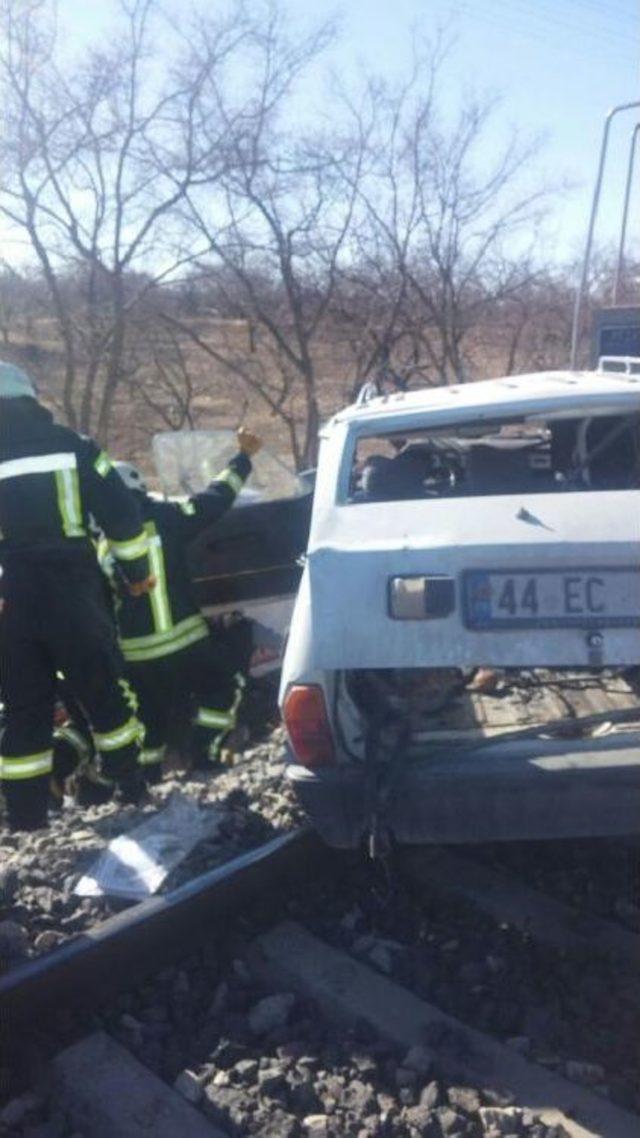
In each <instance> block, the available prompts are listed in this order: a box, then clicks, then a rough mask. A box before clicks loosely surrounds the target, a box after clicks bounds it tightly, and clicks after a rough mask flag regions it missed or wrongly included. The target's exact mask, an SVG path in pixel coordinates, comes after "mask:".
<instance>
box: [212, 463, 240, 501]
mask: <svg viewBox="0 0 640 1138" xmlns="http://www.w3.org/2000/svg"><path fill="white" fill-rule="evenodd" d="M214 481H215V482H226V483H227V486H230V487H231V489H232V490H233V492H234V494H239V493H240V491H241V490H242V487H243V486H244V478H242V477H241V476H240V475H239V474H237V473H236V471H235V470H232V469H231V467H230V466H228V467H227V469H226V470H223V471H222V474H218V475H217V477H216V478H215V479H214Z"/></svg>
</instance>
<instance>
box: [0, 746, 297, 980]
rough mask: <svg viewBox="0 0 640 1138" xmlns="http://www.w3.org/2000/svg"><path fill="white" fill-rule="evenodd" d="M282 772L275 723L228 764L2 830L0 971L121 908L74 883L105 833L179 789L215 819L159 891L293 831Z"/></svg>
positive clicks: (147, 814)
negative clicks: (133, 795)
mask: <svg viewBox="0 0 640 1138" xmlns="http://www.w3.org/2000/svg"><path fill="white" fill-rule="evenodd" d="M283 771H284V732H283V730H282V728H276V729H275V730H274V731H273V732H272V733H271V735H270V736H269V737H268V738H267V739H266V740H265V741H263V742H260V743H258V744H255V745H252V746H249V747H248V748H247V749H245V750H244V751H243V752H240V753H238V754H237V755H236V759H235V762H234V764H233V766H229V767H223V768H221V769H217V770H215V771H213V772H212V773H211V774H208V773H206V774H197V775H191V776H187V775H184V774H177V773H172V774H170V775H169V776H167V777H166V778H165V780H164V782H163V783H162V784H161V785H160V786H158V787H154V788H153V791H152V796H151V797H152V802H151V803H150V804H149V805H146V806H144V807H142V808H137V807H133V806H125V807H122V806H120V807H118V806H115V805H114V804H111V803H110V804H107V805H105V806H92V807H88V808H79V807H77V806H73V805H65V808H64V809H63V810H62V811H61V812H59V813H53V812H52V814H51V823H50V826H49V828H48V829H47V830H39V831H36V832H35V833H33V834H9V833H8V832H7V831H6V829H0V973H1V972H2V971H4V970H6V969H8V968H10V967H13V966H14V965H15V964H17V963H19V962H20V961H22V960H25V959H26V958H28V957H29V956H30V955H33V954H39V953H42V952H47V951H49V950H50V949H52V948H54V947H55V946H56V945H58V944H61V943H62V942H63V941H65V940H68V939H69V937H72V936H75V935H76V934H78V933H81V932H83V931H84V930H86V929H87V928H90V927H91V926H92V925H95V924H96V923H97V922H98V921H101V920H104V919H105V918H106V917H108V916H110V915H111V914H112V913H114V912H118V911H119V910H120V909H121V908H122V906H123V904H124V903H125V902H123V901H118V900H116V899H115V898H112V897H78V896H76V894H75V893H74V890H75V887H76V885H77V883H78V881H79V880H80V878H81V877H82V876H83V874H85V873H87V872H88V871H89V870H90V868H91V866H92V865H94V863H95V861H96V859H97V857H98V856H99V855H100V854H101V853H103V851H104V850H105V849H106V848H107V846H108V844H109V842H110V841H112V840H113V839H114V838H116V837H117V836H118V835H120V834H126V833H128V832H129V831H130V830H132V829H134V828H135V827H136V826H139V825H140V824H141V823H143V822H144V821H146V820H148V819H150V818H151V817H152V816H153V815H154V814H157V813H158V811H160V810H163V809H164V808H165V807H166V805H167V802H168V801H169V800H170V799H171V797H172V796H175V795H176V793H177V792H178V793H179V794H180V795H182V796H185V797H187V798H189V799H191V800H192V801H193V802H194V803H197V804H198V805H199V807H200V808H201V810H202V812H203V814H204V815H205V824H206V815H207V813H209V814H210V815H211V820H212V823H213V821H214V819H215V823H216V824H215V826H213V824H212V829H211V833H210V835H208V836H207V837H205V838H204V839H203V840H202V841H200V842H199V843H198V844H197V846H196V847H195V849H193V850H192V852H191V853H190V854H189V855H188V856H187V857H186V858H185V859H184V860H183V861H182V862H181V863H180V864H179V865H178V866H176V868H175V869H174V870H173V871H172V872H171V873H170V874H169V875H168V877H167V878H166V879H165V881H164V882H163V885H162V891H163V892H165V891H167V890H169V889H171V888H173V887H175V886H176V885H179V884H180V883H181V882H183V881H187V880H189V879H190V878H192V877H195V876H196V875H197V874H199V873H203V872H205V870H207V869H210V868H212V867H213V866H216V865H219V864H221V863H223V862H225V861H228V860H229V858H231V857H234V856H236V855H237V854H239V853H242V852H244V851H245V850H248V849H251V848H253V847H255V846H258V845H260V844H261V843H262V842H265V841H267V840H268V839H269V838H270V837H275V836H276V835H278V834H281V833H284V832H286V831H287V830H290V829H292V828H293V827H294V826H295V825H296V824H297V823H298V822H299V821H300V818H301V815H300V812H299V809H298V807H297V806H296V804H295V802H294V799H293V796H292V794H291V792H290V791H289V790H288V787H287V784H286V783H285V781H284V778H283Z"/></svg>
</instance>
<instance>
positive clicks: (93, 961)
mask: <svg viewBox="0 0 640 1138" xmlns="http://www.w3.org/2000/svg"><path fill="white" fill-rule="evenodd" d="M327 853H328V851H327V848H326V847H325V846H323V844H322V842H321V840H320V839H319V837H318V836H317V834H315V832H314V831H313V830H311V828H310V827H304V828H301V829H299V830H295V831H294V832H293V833H291V834H286V835H285V836H284V837H279V838H275V839H273V840H272V841H270V842H268V843H267V844H266V845H263V846H260V847H259V848H258V849H255V850H250V851H249V852H248V853H244V854H241V855H240V856H239V857H236V858H233V859H232V860H231V861H229V862H226V863H225V864H224V865H220V866H217V867H216V868H215V869H212V870H209V871H208V872H207V873H204V874H201V875H200V876H199V877H196V878H194V879H193V880H192V881H188V882H186V883H185V884H184V885H181V886H179V887H178V888H177V889H175V890H173V891H172V892H171V893H168V894H165V895H163V896H158V897H153V898H150V899H149V900H148V901H142V902H141V903H140V904H138V905H134V906H133V907H132V908H130V909H127V910H125V911H124V912H122V913H118V914H116V915H115V916H113V917H109V918H108V919H107V920H105V921H103V922H101V923H100V924H98V925H96V926H95V927H94V928H92V929H89V930H88V931H86V932H84V933H82V934H81V935H80V936H78V937H75V938H74V939H73V940H71V941H69V942H68V943H66V944H62V945H60V947H59V948H56V949H53V950H52V951H51V952H49V953H46V954H45V955H43V956H39V957H36V958H34V959H32V960H29V961H26V962H25V963H24V964H21V965H18V966H17V967H15V968H13V969H11V970H10V971H9V972H7V973H6V974H5V975H4V976H2V977H1V978H0V1023H1V1025H2V1032H3V1035H6V1032H7V1031H8V1030H9V1029H10V1030H11V1031H12V1032H13V1031H19V1030H20V1029H24V1028H27V1029H29V1030H30V1031H34V1030H40V1029H41V1028H46V1027H47V1026H48V1025H49V1024H51V1023H52V1021H55V1020H57V1017H58V1016H59V1015H60V1014H65V1013H69V1011H71V1012H72V1013H73V1014H75V1013H82V1014H88V1013H90V1012H92V1011H94V1010H96V1009H97V1008H99V1007H100V1006H101V1005H104V1003H105V1001H108V1000H109V998H110V997H112V996H113V995H114V994H115V993H117V992H118V991H122V990H124V989H125V988H128V987H130V986H131V985H133V984H136V983H139V982H140V981H141V980H143V979H144V978H145V977H147V976H149V975H150V974H152V973H153V972H157V971H159V970H161V969H162V968H165V967H167V966H168V965H169V964H171V963H173V962H174V961H175V960H176V959H178V958H180V957H181V956H182V957H184V956H185V955H189V954H190V953H191V952H192V951H194V949H196V948H197V947H198V946H199V945H200V944H202V943H203V941H205V940H207V938H208V937H210V936H211V935H212V934H215V931H216V929H218V928H220V926H221V923H222V921H223V920H224V919H225V918H227V917H228V916H231V915H232V914H234V913H238V912H239V911H240V910H241V909H242V908H243V907H245V908H246V907H247V906H249V905H251V904H252V902H257V901H259V900H260V899H261V898H263V897H264V896H266V895H268V892H269V891H273V888H274V886H276V887H279V886H281V885H284V884H286V883H287V882H293V881H294V880H296V879H299V878H300V877H302V876H303V875H304V874H311V875H312V874H313V873H315V872H317V870H318V868H319V867H320V865H321V863H322V864H324V863H325V862H326V860H327Z"/></svg>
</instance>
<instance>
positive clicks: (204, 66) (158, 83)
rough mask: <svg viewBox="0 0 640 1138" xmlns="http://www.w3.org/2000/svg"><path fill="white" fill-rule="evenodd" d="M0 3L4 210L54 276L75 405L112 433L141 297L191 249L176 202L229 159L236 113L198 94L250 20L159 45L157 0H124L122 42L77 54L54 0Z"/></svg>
mask: <svg viewBox="0 0 640 1138" xmlns="http://www.w3.org/2000/svg"><path fill="white" fill-rule="evenodd" d="M0 13H1V28H2V44H1V45H0V93H1V94H2V99H3V105H4V108H5V113H6V123H7V129H6V135H5V139H4V142H3V145H2V152H1V155H0V157H1V159H2V165H3V173H4V174H5V178H4V180H3V185H2V189H1V191H0V211H1V212H2V214H3V215H4V216H5V218H7V219H8V220H9V221H10V222H11V223H12V224H13V225H14V226H16V227H18V229H20V230H21V231H23V232H24V233H26V235H27V236H28V239H29V242H30V244H31V248H32V250H33V253H34V255H35V257H36V258H37V261H38V263H39V265H40V267H41V270H42V273H43V275H44V278H45V280H46V283H47V287H48V290H49V294H50V298H51V304H52V308H53V312H54V316H55V320H56V324H57V330H58V335H59V337H60V340H61V342H62V345H63V348H64V381H63V386H62V404H63V407H64V411H65V414H66V417H67V419H68V421H69V423H70V424H72V425H73V426H76V427H79V428H81V429H83V430H93V431H95V433H96V434H97V435H98V437H100V438H101V439H103V440H105V439H106V437H107V434H108V429H109V423H110V419H111V415H112V411H113V405H114V399H115V397H116V393H117V391H118V388H119V386H120V385H121V384H122V383H123V382H124V381H125V380H126V379H127V378H129V372H128V366H129V365H128V340H129V330H130V326H131V320H132V318H133V316H134V314H135V311H136V308H137V306H138V305H139V304H140V302H141V301H142V299H143V298H144V296H145V295H146V294H147V293H148V292H149V290H150V289H154V288H157V287H159V285H160V284H161V283H162V282H163V281H166V280H170V279H172V277H174V276H175V275H176V273H177V272H178V271H179V270H180V268H181V267H182V266H183V265H184V264H185V263H189V262H190V260H191V259H192V257H193V255H194V250H192V249H185V246H184V243H183V242H182V234H181V230H180V225H179V220H178V216H177V206H178V204H179V203H180V201H182V200H183V199H184V198H185V196H186V194H187V193H188V192H189V190H190V189H191V188H192V187H193V186H194V185H195V184H196V183H197V182H198V180H199V178H201V177H202V176H203V171H204V170H205V168H206V180H207V184H208V185H209V186H212V185H213V184H214V183H215V180H216V178H217V177H219V176H220V174H221V173H222V171H223V170H224V169H225V168H226V165H227V161H228V154H229V146H228V140H227V137H226V132H227V130H228V126H229V115H228V114H227V115H226V116H225V117H224V119H223V117H222V116H221V115H218V116H217V118H215V117H214V118H212V117H211V113H210V111H211V108H210V105H209V104H208V105H207V107H206V114H205V109H204V108H203V101H202V96H203V91H204V88H205V86H206V84H207V82H208V80H209V79H210V77H211V75H212V73H214V72H216V71H218V70H220V69H222V68H223V67H225V66H226V65H227V64H228V62H229V59H230V57H232V56H235V55H237V53H238V52H239V51H241V49H242V43H243V39H244V37H245V35H246V26H247V25H246V20H245V17H244V15H243V13H242V12H241V10H240V9H238V10H237V11H235V12H234V13H232V15H231V16H230V17H229V18H228V19H225V20H222V21H220V22H218V23H217V24H215V25H214V24H212V23H210V24H209V27H208V37H207V40H206V50H205V51H204V52H203V51H202V49H201V46H200V44H198V49H197V51H196V50H195V49H194V48H193V47H192V46H191V45H190V44H189V43H188V42H187V41H186V39H185V38H183V39H182V40H180V39H179V37H177V35H176V37H175V38H176V42H177V46H176V49H175V51H174V53H173V56H172V55H170V54H169V55H168V54H167V52H166V51H164V50H160V48H159V47H158V36H159V34H160V29H159V27H158V21H159V20H160V18H161V17H160V9H159V5H157V3H156V0H130V2H127V0H123V2H122V4H121V20H120V25H119V26H118V27H117V28H114V29H113V36H112V37H110V39H111V43H112V44H113V46H107V47H102V46H101V47H93V48H90V49H89V50H88V51H86V52H85V53H84V57H83V62H82V64H77V63H76V64H75V65H74V66H70V65H69V64H65V65H62V64H61V63H60V62H59V57H58V43H57V32H56V26H55V22H54V21H53V19H52V5H51V3H49V2H48V0H2V4H1V7H0ZM154 37H155V38H154ZM141 270H144V271H143V272H142V273H141ZM70 275H72V276H73V277H74V279H75V281H76V285H77V288H76V295H75V296H73V295H72V293H71V291H70V290H69V289H67V288H65V280H66V279H68V278H69V276H70Z"/></svg>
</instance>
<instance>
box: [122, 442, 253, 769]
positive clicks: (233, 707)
mask: <svg viewBox="0 0 640 1138" xmlns="http://www.w3.org/2000/svg"><path fill="white" fill-rule="evenodd" d="M237 439H238V453H237V454H236V456H235V457H234V458H232V459H231V461H230V463H229V465H228V467H227V468H226V470H224V471H223V472H222V473H221V474H219V475H218V477H217V478H216V479H215V480H214V481H213V482H212V483H211V485H210V486H209V487H208V488H207V490H206V491H205V492H204V493H202V494H196V495H194V496H193V497H192V498H189V499H188V500H187V501H185V502H180V503H177V502H167V501H157V500H155V499H154V498H152V497H151V496H150V495H149V494H148V493H147V488H146V486H145V484H144V481H143V479H142V477H141V475H140V474H139V472H138V471H137V470H136V469H135V467H132V466H131V465H130V464H128V463H120V464H118V466H117V469H118V471H119V473H120V475H121V477H122V479H123V481H124V482H125V484H126V485H127V486H128V487H129V488H130V489H131V490H133V491H135V497H136V498H137V499H138V501H140V503H141V509H142V517H143V520H144V529H145V533H146V535H147V537H148V540H149V544H150V555H149V556H150V564H151V571H152V573H153V575H154V577H155V579H156V581H157V586H156V588H155V589H154V591H153V593H151V594H150V595H149V596H148V597H147V598H145V599H144V601H143V603H142V604H138V603H137V602H135V603H134V601H133V600H132V598H131V597H130V596H129V595H128V594H127V592H126V590H123V589H122V588H119V589H118V598H117V602H116V618H117V622H118V630H119V634H120V646H121V648H122V652H123V655H124V657H125V660H126V661H127V669H128V670H127V674H128V676H129V678H130V680H131V684H132V687H133V688H134V690H135V692H136V696H137V698H138V701H139V707H140V717H141V719H142V721H143V723H144V725H145V730H146V737H145V745H144V750H143V752H142V756H141V762H142V764H143V766H144V770H145V777H146V778H147V781H149V782H151V783H153V782H157V781H158V779H159V778H160V777H161V771H162V760H163V758H164V751H165V747H166V743H167V738H168V735H169V732H170V728H171V720H172V715H173V713H174V711H175V709H176V706H177V705H178V704H179V703H180V702H184V699H185V697H191V700H192V702H193V704H194V706H195V711H194V714H193V720H192V724H193V735H192V754H191V757H192V764H193V766H194V767H197V768H200V769H210V768H211V766H212V764H215V763H216V762H217V761H218V759H219V757H220V752H221V748H222V744H223V741H224V739H225V737H226V735H228V733H229V732H230V731H231V730H232V729H233V727H234V726H235V722H236V713H237V710H238V706H239V704H240V701H241V699H242V691H243V688H244V684H245V681H244V677H243V675H242V673H241V672H239V671H237V670H236V669H235V668H234V667H233V665H232V663H231V661H230V657H229V653H228V651H227V649H226V648H225V645H224V644H223V643H221V642H220V641H218V640H216V639H215V638H214V637H213V636H212V635H211V631H210V629H209V626H208V624H207V622H206V620H205V618H204V617H203V615H202V613H201V612H200V608H199V606H198V604H197V602H196V600H195V598H194V596H193V589H192V584H191V577H190V574H189V569H188V564H187V547H188V544H189V542H191V541H192V540H193V539H194V538H195V537H197V536H198V534H200V533H201V532H202V531H203V530H205V529H207V528H208V527H209V526H210V525H212V523H214V522H215V521H216V520H217V519H218V518H220V517H221V516H222V514H224V513H226V511H227V510H228V509H229V508H230V507H231V506H232V505H233V502H234V500H235V497H236V494H237V493H238V491H239V490H240V489H241V487H242V485H243V483H244V482H245V480H246V479H247V478H248V476H249V474H250V472H251V456H252V455H254V454H256V453H257V451H258V450H259V449H260V447H261V445H262V443H261V440H260V439H259V438H258V436H257V435H255V434H253V433H252V432H251V431H249V430H247V429H246V428H240V430H239V431H238V435H237Z"/></svg>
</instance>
